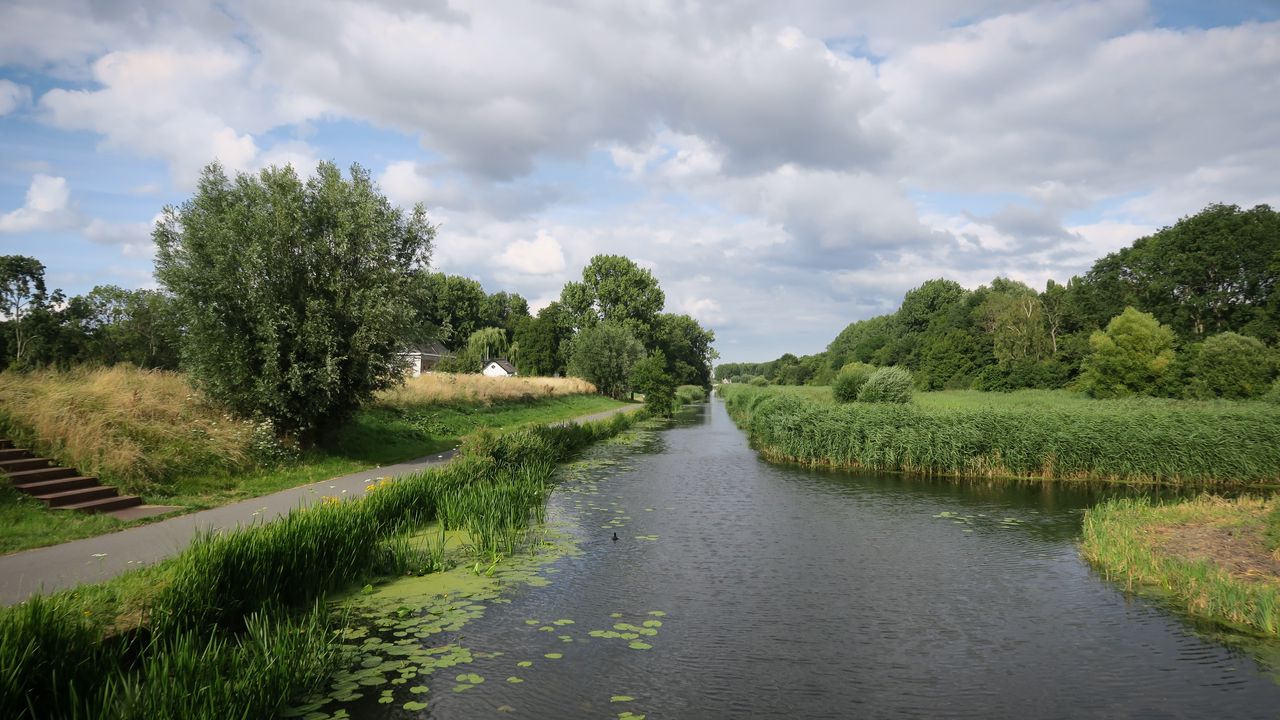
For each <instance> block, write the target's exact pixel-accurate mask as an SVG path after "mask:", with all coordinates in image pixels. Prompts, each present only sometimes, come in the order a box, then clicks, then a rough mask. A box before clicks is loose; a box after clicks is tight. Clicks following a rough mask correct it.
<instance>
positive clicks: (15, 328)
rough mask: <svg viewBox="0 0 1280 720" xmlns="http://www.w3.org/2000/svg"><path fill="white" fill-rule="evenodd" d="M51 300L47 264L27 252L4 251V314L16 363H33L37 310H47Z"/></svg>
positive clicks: (0, 266)
mask: <svg viewBox="0 0 1280 720" xmlns="http://www.w3.org/2000/svg"><path fill="white" fill-rule="evenodd" d="M49 302H50V297H49V293H48V291H47V290H46V289H45V284H44V265H43V264H42V263H41V262H40V261H39V260H36V259H35V258H33V257H27V256H25V255H0V317H3V318H5V319H6V322H5V324H6V325H8V326H9V332H10V333H11V335H10V336H11V337H12V343H11V344H10V345H9V346H8V347H9V349H10V353H11V355H12V358H13V363H14V364H15V365H17V366H19V367H25V366H26V365H27V364H29V360H30V359H29V357H28V353H29V350H30V343H31V338H32V327H31V320H32V315H33V314H38V313H39V312H40V311H42V310H46V309H47V307H48V304H49Z"/></svg>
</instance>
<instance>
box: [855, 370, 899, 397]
mask: <svg viewBox="0 0 1280 720" xmlns="http://www.w3.org/2000/svg"><path fill="white" fill-rule="evenodd" d="M858 402H870V403H908V402H911V373H910V372H909V371H908V370H907V369H906V368H901V367H898V366H896V365H895V366H893V367H886V368H880V369H879V370H876V371H875V372H873V373H871V377H869V378H867V381H866V382H865V383H864V384H863V385H862V389H861V390H859V391H858Z"/></svg>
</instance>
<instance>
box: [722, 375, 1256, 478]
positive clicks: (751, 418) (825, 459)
mask: <svg viewBox="0 0 1280 720" xmlns="http://www.w3.org/2000/svg"><path fill="white" fill-rule="evenodd" d="M721 394H722V395H723V397H724V398H725V404H726V406H727V407H728V408H729V410H730V412H731V413H732V414H733V416H734V418H735V419H736V420H737V422H738V423H739V424H741V425H742V427H743V428H744V429H745V430H746V432H747V434H748V435H749V436H750V437H751V439H752V441H753V443H754V444H755V446H756V447H757V448H758V449H759V450H760V451H761V452H762V453H764V454H765V455H766V456H768V457H771V458H774V459H779V460H788V461H795V462H801V463H807V464H813V465H833V466H838V467H848V468H865V469H868V470H890V471H907V472H918V473H923V474H929V475H970V476H984V477H1032V478H1040V479H1046V480H1047V479H1098V480H1124V481H1141V482H1161V483H1174V484H1180V483H1185V484H1192V483H1194V484H1220V485H1226V484H1244V483H1257V482H1274V481H1275V480H1276V479H1280V429H1278V428H1280V408H1276V407H1273V406H1270V405H1267V404H1264V403H1231V402H1225V401H1219V402H1212V403H1191V402H1175V401H1163V402H1157V401H1148V400H1108V401H1102V400H1081V401H1079V402H1075V401H1071V402H1066V401H1064V402H1060V403H1057V404H1054V403H1049V402H1044V403H1036V404H1031V403H1017V402H1012V401H1006V400H1007V398H1004V397H1003V396H1002V398H1001V401H1000V402H995V401H992V402H990V403H989V404H985V405H978V404H975V403H969V402H967V401H966V402H965V403H962V404H954V405H948V404H944V403H940V402H939V403H932V402H931V403H927V404H926V403H925V402H923V401H920V400H918V401H916V402H913V403H910V404H901V405H899V404H864V403H852V404H846V405H835V404H831V403H829V402H827V403H823V402H819V401H816V400H813V399H809V398H807V397H804V396H803V395H801V394H798V393H789V392H781V391H778V390H776V389H773V388H769V389H757V388H752V387H748V386H741V385H732V386H727V387H725V388H722V390H721Z"/></svg>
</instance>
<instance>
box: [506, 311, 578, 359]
mask: <svg viewBox="0 0 1280 720" xmlns="http://www.w3.org/2000/svg"><path fill="white" fill-rule="evenodd" d="M571 337H573V328H572V327H571V326H570V325H569V322H568V319H567V318H566V317H565V316H564V312H563V310H562V308H561V306H560V303H558V302H553V303H551V304H550V305H548V306H546V307H544V308H542V309H541V310H539V311H538V316H537V317H536V318H523V319H521V320H519V321H518V322H517V323H516V326H515V333H514V340H515V343H516V344H517V345H519V346H520V363H519V365H518V367H519V368H520V372H522V373H525V374H527V375H561V374H563V373H564V372H565V367H566V364H567V363H566V360H565V355H564V353H563V352H562V351H561V348H562V347H564V346H565V344H566V343H567V342H568V341H569V339H570V338H571Z"/></svg>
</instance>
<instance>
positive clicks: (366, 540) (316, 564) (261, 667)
mask: <svg viewBox="0 0 1280 720" xmlns="http://www.w3.org/2000/svg"><path fill="white" fill-rule="evenodd" d="M635 419H636V418H635V416H634V415H632V414H619V415H615V416H614V417H613V418H612V419H610V420H608V421H602V422H597V423H588V424H582V425H577V424H574V425H568V426H557V427H537V428H531V429H526V430H521V431H517V432H513V433H508V434H504V435H494V434H480V435H478V436H476V437H475V438H473V439H472V440H471V441H469V442H468V443H467V444H466V445H464V448H463V451H462V453H461V456H460V457H459V459H457V460H455V461H454V462H453V463H450V464H449V465H447V466H445V467H443V468H440V469H434V470H429V471H426V472H423V473H419V474H416V475H413V476H410V477H406V478H403V479H401V480H397V481H387V482H385V483H382V484H380V485H379V486H378V488H377V489H376V490H373V491H371V492H370V493H369V494H368V495H367V496H365V497H364V498H362V499H358V500H351V501H346V502H342V501H336V500H334V501H332V502H324V503H321V504H319V505H316V506H312V507H310V508H307V509H303V510H297V511H294V512H293V513H291V514H290V515H288V516H287V517H286V518H284V519H282V520H280V521H277V522H273V523H268V524H265V525H261V526H255V527H251V528H248V529H245V530H240V531H236V532H230V533H223V534H218V535H205V536H202V537H200V538H198V539H197V541H196V542H195V543H194V544H193V545H192V546H191V547H190V548H189V549H187V550H186V551H185V552H183V553H182V554H180V555H179V556H177V557H175V558H173V559H171V560H169V561H166V562H164V563H161V564H159V565H157V566H154V567H151V568H147V569H144V570H141V571H138V572H135V573H131V574H128V575H125V576H122V577H120V578H117V579H116V580H113V581H111V582H108V583H105V584H102V585H97V586H84V587H81V588H77V589H76V590H74V591H67V592H62V593H58V594H55V595H51V596H48V597H43V598H33V599H31V600H28V601H27V602H25V603H23V604H21V605H19V606H16V607H13V608H8V609H5V610H3V611H0V714H3V716H4V717H13V718H25V717H51V718H63V717H67V718H69V717H103V718H147V717H190V718H225V717H245V718H256V717H273V716H275V715H276V714H277V713H278V712H280V711H281V710H282V709H283V708H285V707H287V704H288V703H289V701H290V700H291V699H296V698H298V697H299V696H301V695H305V694H306V693H308V692H309V691H310V690H312V689H313V688H314V687H316V686H317V685H318V684H319V683H321V682H323V681H324V679H325V677H326V675H327V673H328V672H329V671H330V670H332V669H333V668H334V667H336V663H337V662H338V661H339V660H340V657H339V653H338V651H337V648H338V645H339V642H340V636H339V635H337V634H335V633H334V632H333V628H331V627H330V622H331V618H330V617H329V615H328V612H327V611H326V610H325V609H324V605H323V604H322V602H321V600H322V598H323V597H324V596H325V595H326V594H327V593H330V592H333V591H336V590H340V589H342V588H349V587H358V586H359V585H360V584H361V583H364V582H367V581H369V580H373V579H375V578H376V577H378V576H385V575H403V574H405V573H406V572H409V573H421V572H423V571H424V570H426V571H432V570H438V569H440V568H439V567H438V565H435V564H433V563H432V561H431V558H432V556H433V549H432V547H431V546H430V544H429V543H427V544H425V545H424V544H421V543H415V542H411V541H410V538H411V537H412V536H413V535H414V534H415V533H417V532H418V531H420V530H421V529H423V528H424V527H426V526H427V525H428V524H429V523H432V522H438V523H440V527H441V528H442V529H443V530H447V531H452V530H461V531H464V532H465V533H466V536H467V537H468V538H469V542H470V544H471V546H472V548H473V550H472V552H473V553H474V554H475V557H476V558H477V559H479V560H482V561H483V562H484V563H485V564H489V563H491V562H494V561H496V560H498V559H500V558H501V557H502V556H504V555H509V554H511V553H513V552H520V551H521V549H522V548H523V546H524V538H525V531H526V530H527V528H529V526H530V525H531V524H532V523H536V522H537V521H538V519H539V517H540V511H541V509H542V507H543V505H544V503H545V499H546V494H547V493H548V492H549V491H550V488H551V482H552V473H553V470H554V466H555V463H557V462H559V461H562V460H565V459H567V458H568V457H571V456H572V455H573V454H574V453H575V452H577V451H578V450H580V449H581V448H583V447H585V446H586V445H588V444H590V443H593V442H596V441H598V440H601V439H603V438H605V437H609V436H612V435H615V434H617V433H618V432H621V431H622V430H624V429H625V428H627V427H628V426H629V425H631V424H632V423H633V422H634V421H635Z"/></svg>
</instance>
